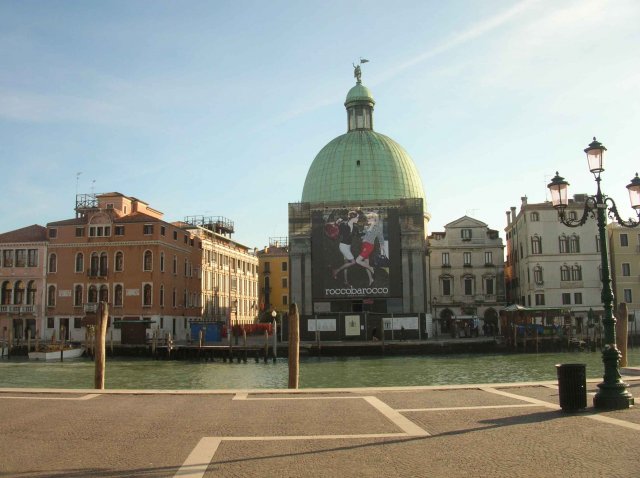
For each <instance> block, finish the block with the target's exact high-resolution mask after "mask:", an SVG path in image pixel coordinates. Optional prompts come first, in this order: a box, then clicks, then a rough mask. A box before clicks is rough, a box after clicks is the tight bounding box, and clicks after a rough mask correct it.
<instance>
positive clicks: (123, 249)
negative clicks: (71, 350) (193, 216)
mask: <svg viewBox="0 0 640 478" xmlns="http://www.w3.org/2000/svg"><path fill="white" fill-rule="evenodd" d="M47 229H48V231H47V232H48V239H49V248H48V254H47V258H46V261H47V262H46V266H47V267H46V268H47V270H46V282H47V284H46V293H45V303H46V311H45V317H46V320H45V333H44V338H48V337H51V335H52V334H55V335H56V336H60V334H61V330H64V334H65V336H66V338H67V339H70V340H82V339H83V338H84V334H85V330H84V327H83V319H84V318H85V316H86V315H87V312H88V313H89V316H90V315H91V312H92V311H93V310H95V308H96V304H97V303H98V302H100V301H106V302H107V303H108V304H109V316H110V319H111V320H110V330H109V334H110V335H109V336H111V335H112V336H113V340H114V341H115V342H121V343H123V344H140V343H144V341H145V339H146V338H147V337H148V336H149V335H150V334H151V333H152V331H153V330H154V329H159V332H160V333H161V334H164V333H171V334H173V337H174V338H175V339H176V340H184V339H186V338H187V337H188V335H189V322H191V321H198V320H200V318H201V310H202V308H201V298H200V280H201V265H202V243H201V240H200V239H199V238H198V237H196V236H195V235H193V234H192V233H190V232H189V231H187V230H185V229H183V228H182V227H180V225H174V224H170V223H167V222H165V221H164V220H163V214H162V213H161V212H160V211H157V210H155V209H153V208H151V207H150V206H149V205H148V204H147V203H145V202H144V201H141V200H139V199H137V198H134V197H129V196H125V195H123V194H120V193H117V192H113V193H105V194H99V195H93V194H91V195H78V196H77V199H76V217H75V218H73V219H68V220H64V221H57V222H52V223H49V224H47Z"/></svg>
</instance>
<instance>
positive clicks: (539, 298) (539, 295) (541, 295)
mask: <svg viewBox="0 0 640 478" xmlns="http://www.w3.org/2000/svg"><path fill="white" fill-rule="evenodd" d="M536 305H544V293H542V292H536Z"/></svg>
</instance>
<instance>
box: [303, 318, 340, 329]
mask: <svg viewBox="0 0 640 478" xmlns="http://www.w3.org/2000/svg"><path fill="white" fill-rule="evenodd" d="M307 330H308V331H309V332H335V331H336V319H308V321H307Z"/></svg>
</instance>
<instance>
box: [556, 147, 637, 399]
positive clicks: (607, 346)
mask: <svg viewBox="0 0 640 478" xmlns="http://www.w3.org/2000/svg"><path fill="white" fill-rule="evenodd" d="M606 150H607V148H605V147H604V146H603V145H602V144H601V143H599V142H598V141H596V138H595V137H594V138H593V142H592V143H591V144H589V147H588V148H586V149H585V150H584V152H585V153H586V154H587V161H588V164H589V171H591V172H592V173H593V175H594V177H595V180H596V184H597V185H598V189H597V192H596V194H595V196H588V197H587V199H586V200H585V205H584V213H583V214H582V217H581V218H580V219H572V218H570V217H567V216H565V208H566V207H567V205H568V204H569V200H568V186H569V183H568V182H567V181H565V180H564V178H563V177H561V176H560V175H559V174H558V173H557V172H556V175H555V177H554V178H553V179H552V180H551V182H550V183H549V185H548V188H549V190H550V191H551V203H552V204H553V207H554V208H556V210H557V211H558V218H559V220H560V222H561V223H562V224H564V225H565V226H568V227H580V226H582V225H584V224H585V223H586V222H587V219H588V218H589V217H591V218H595V219H596V221H597V222H598V241H599V242H600V260H601V262H602V278H601V280H602V295H601V298H602V304H603V306H604V318H603V319H602V325H603V328H604V347H603V349H602V362H603V363H604V377H603V381H602V383H599V384H598V389H599V390H598V392H597V393H596V395H595V397H594V398H593V406H594V407H595V408H600V409H604V410H620V409H624V408H629V407H630V406H631V405H633V396H632V395H631V393H629V392H628V391H627V384H626V383H624V382H623V381H622V379H621V377H620V371H619V369H618V365H619V361H620V357H621V354H620V351H619V350H618V347H617V346H616V329H615V324H616V319H615V318H614V317H613V300H614V298H613V290H612V289H611V276H610V274H609V253H608V250H607V249H608V247H607V235H606V229H605V228H606V225H607V212H608V216H609V217H610V218H612V219H614V218H615V220H616V221H618V223H619V224H620V225H622V226H624V227H637V226H638V225H640V178H638V173H636V176H635V178H633V179H632V180H631V183H630V184H629V185H628V186H627V189H628V190H629V198H630V200H631V207H632V208H633V209H634V210H635V211H636V214H637V215H638V219H639V220H638V221H635V220H633V219H629V220H628V221H625V220H623V219H622V218H621V217H620V214H618V209H617V207H616V203H615V201H614V200H613V199H612V198H610V197H607V196H606V195H605V194H603V193H602V191H601V189H600V174H601V173H602V172H603V171H604V164H603V156H604V152H605V151H606ZM625 319H626V317H625Z"/></svg>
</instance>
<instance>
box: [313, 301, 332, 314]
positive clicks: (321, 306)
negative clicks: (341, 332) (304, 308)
mask: <svg viewBox="0 0 640 478" xmlns="http://www.w3.org/2000/svg"><path fill="white" fill-rule="evenodd" d="M313 311H314V312H331V302H315V303H314V304H313Z"/></svg>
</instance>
